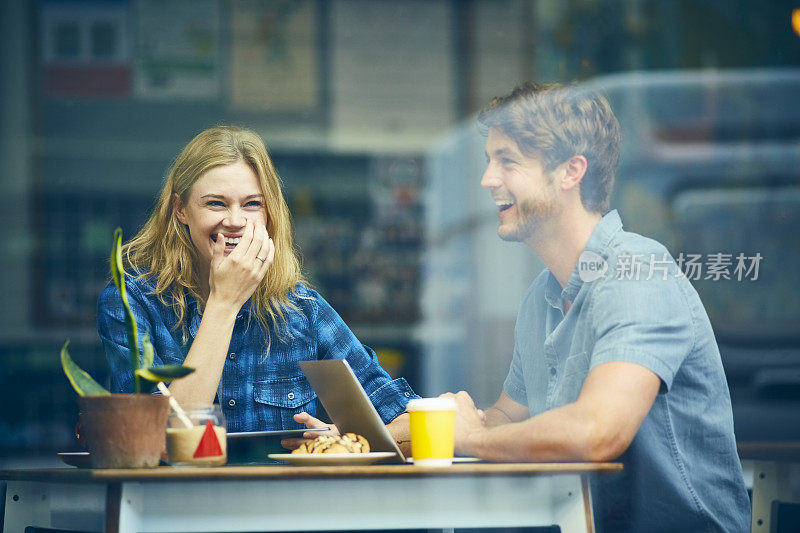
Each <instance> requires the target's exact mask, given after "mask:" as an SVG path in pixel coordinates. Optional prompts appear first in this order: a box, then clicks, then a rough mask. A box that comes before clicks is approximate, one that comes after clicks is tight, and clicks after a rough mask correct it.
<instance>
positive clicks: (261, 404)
mask: <svg viewBox="0 0 800 533" xmlns="http://www.w3.org/2000/svg"><path fill="white" fill-rule="evenodd" d="M154 285H155V284H154V280H152V279H151V280H149V281H148V279H147V278H141V279H134V278H133V277H132V276H129V277H128V279H127V281H126V287H127V291H128V301H129V304H130V306H131V310H132V311H133V314H134V316H135V317H136V323H137V325H138V328H139V343H140V349H141V339H142V338H143V336H144V333H145V331H147V332H149V333H150V338H151V341H152V343H153V348H154V351H155V362H154V364H155V365H162V364H174V365H178V364H181V363H182V362H183V360H184V359H185V358H186V355H187V354H188V352H189V348H190V347H191V344H192V340H193V339H194V336H195V334H196V333H197V328H198V327H199V326H200V315H199V313H198V309H197V301H196V300H195V299H194V298H192V297H191V296H188V295H187V296H188V297H187V316H188V327H183V326H182V325H180V324H177V317H176V316H175V313H174V312H173V310H172V308H171V307H170V306H166V305H164V304H163V303H161V302H160V301H159V300H158V297H157V296H155V295H154V294H152V293H153V291H154V289H153V288H154ZM296 289H297V294H298V295H299V297H296V296H294V295H291V294H290V299H291V300H292V301H293V302H294V303H295V305H297V307H298V309H299V311H295V310H292V309H288V310H285V314H286V317H287V325H288V331H289V335H288V336H287V335H286V334H285V333H284V335H283V338H281V337H280V336H279V335H277V334H276V333H275V331H274V329H273V328H272V327H270V335H271V347H270V350H269V352H267V349H266V331H265V330H264V328H263V327H262V326H261V324H260V322H259V321H258V320H257V319H256V318H255V317H252V319H251V317H250V312H249V303H246V304H245V305H244V306H243V307H242V310H240V312H239V314H238V316H237V317H236V323H235V325H234V329H233V335H232V336H231V343H230V346H229V348H228V356H227V358H226V359H225V366H224V368H223V371H222V378H221V380H220V383H219V388H218V389H217V400H218V401H219V403H220V405H221V406H222V410H223V412H224V413H225V418H226V419H227V425H228V431H230V432H234V431H265V430H277V429H295V428H300V427H303V426H302V425H300V424H298V423H297V422H295V421H294V420H293V419H292V416H293V415H295V414H296V413H299V412H301V411H305V412H307V413H309V414H311V415H312V416H317V414H318V412H319V410H320V408H319V407H318V401H317V396H316V394H315V393H314V390H313V389H312V388H311V385H310V384H309V383H308V381H307V380H306V378H305V376H304V375H303V371H302V370H301V369H300V366H299V365H298V364H297V363H298V361H306V360H314V359H347V361H348V363H350V366H351V367H352V369H353V372H354V373H355V375H356V376H357V377H358V379H359V381H360V382H361V385H362V386H363V387H364V390H365V391H366V392H367V394H368V395H369V398H370V400H372V403H373V405H375V408H376V409H377V411H378V413H379V414H380V416H381V418H382V419H383V421H384V423H388V422H390V421H391V420H393V419H394V418H395V417H397V416H398V415H400V414H402V413H403V412H404V411H405V408H406V404H407V403H408V401H409V399H411V398H417V397H418V396H417V395H416V394H415V393H414V391H413V390H411V387H409V385H408V383H406V380H405V379H402V378H400V379H395V380H392V379H391V378H390V377H389V375H388V374H387V373H386V371H385V370H384V369H383V368H382V367H381V366H380V364H379V363H378V359H377V357H376V356H375V352H374V351H372V349H371V348H369V347H367V346H364V345H363V344H361V343H360V342H359V341H358V339H357V338H356V336H355V335H354V334H353V332H352V331H350V329H349V328H348V327H347V325H346V324H345V323H344V321H343V320H342V319H341V317H340V316H339V315H338V314H337V313H336V311H334V310H333V308H332V307H331V306H330V305H329V304H328V302H326V301H325V300H324V299H323V298H322V296H320V295H319V294H318V293H317V292H315V291H314V290H312V289H310V288H308V287H306V286H305V285H303V284H298V285H297V287H296ZM176 325H177V327H175V326H176ZM97 329H98V332H99V333H100V338H101V340H102V341H103V347H104V348H105V354H106V358H107V359H108V363H109V365H110V366H111V390H112V392H131V391H132V390H133V377H132V375H131V370H130V364H129V362H128V361H129V359H128V354H129V350H128V342H127V336H126V330H125V319H124V309H123V305H122V298H121V297H120V294H119V291H117V289H116V287H114V285H113V284H112V283H109V284H108V286H106V288H105V290H103V292H102V294H101V295H100V298H99V300H98V312H97Z"/></svg>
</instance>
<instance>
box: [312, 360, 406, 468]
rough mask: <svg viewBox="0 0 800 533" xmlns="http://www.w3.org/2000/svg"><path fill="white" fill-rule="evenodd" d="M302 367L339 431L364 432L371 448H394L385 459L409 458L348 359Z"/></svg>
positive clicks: (383, 450)
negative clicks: (402, 450) (391, 455)
mask: <svg viewBox="0 0 800 533" xmlns="http://www.w3.org/2000/svg"><path fill="white" fill-rule="evenodd" d="M300 368H301V369H303V373H305V375H306V378H308V382H309V383H311V387H312V388H313V389H314V392H316V393H317V397H318V398H319V400H320V401H321V402H322V406H323V407H324V408H325V411H327V413H328V415H329V416H330V417H331V420H332V421H333V423H334V424H336V427H337V428H339V432H340V433H357V434H359V435H363V436H364V438H366V439H367V441H368V442H369V449H370V451H373V452H394V453H395V454H396V455H395V456H394V457H392V458H390V459H386V462H392V463H405V462H406V458H405V457H404V456H403V452H401V451H400V448H399V447H398V446H397V443H396V442H395V441H394V439H393V438H392V435H391V434H390V433H389V430H388V429H386V426H385V425H384V424H383V420H381V417H380V415H379V414H378V411H376V410H375V406H373V405H372V402H371V401H369V397H368V396H367V393H366V392H364V388H363V387H362V386H361V383H360V382H359V381H358V378H357V377H356V375H355V374H354V373H353V370H352V369H351V368H350V365H349V364H348V362H347V361H345V360H344V359H326V360H323V361H300Z"/></svg>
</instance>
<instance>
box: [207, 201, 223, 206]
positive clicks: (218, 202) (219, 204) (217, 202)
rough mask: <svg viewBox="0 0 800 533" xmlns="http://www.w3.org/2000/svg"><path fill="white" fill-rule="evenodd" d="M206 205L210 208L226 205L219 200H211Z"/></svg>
mask: <svg viewBox="0 0 800 533" xmlns="http://www.w3.org/2000/svg"><path fill="white" fill-rule="evenodd" d="M206 205H207V206H210V207H223V206H224V205H225V204H223V203H222V202H220V201H219V200H209V201H208V202H206Z"/></svg>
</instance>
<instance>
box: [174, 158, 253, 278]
mask: <svg viewBox="0 0 800 533" xmlns="http://www.w3.org/2000/svg"><path fill="white" fill-rule="evenodd" d="M178 204H179V207H178V209H177V210H176V215H177V217H178V220H180V221H181V223H183V224H185V225H187V226H188V227H189V233H190V235H191V237H192V242H193V243H194V246H195V248H197V252H198V255H200V257H201V258H202V259H203V260H204V265H200V266H201V268H204V269H205V268H207V267H208V265H210V264H211V258H212V256H213V251H212V250H213V246H214V242H216V240H217V234H219V233H221V234H222V235H223V236H224V237H225V255H227V254H229V253H231V252H232V251H233V249H234V248H235V247H236V244H237V243H238V242H239V239H240V238H241V237H242V234H243V233H244V228H245V226H246V225H247V221H251V222H253V223H254V224H256V225H258V224H261V225H263V226H266V221H267V212H266V208H265V202H264V195H263V194H262V192H261V187H260V186H259V183H258V177H257V176H256V173H255V172H254V171H253V169H252V168H251V167H250V165H248V164H247V163H246V162H245V161H237V162H236V163H231V164H230V165H223V166H219V167H214V168H212V169H210V170H208V171H206V172H205V173H203V175H201V176H200V178H199V179H198V180H197V181H196V182H195V183H194V185H192V188H191V189H189V199H188V201H187V202H186V204H185V205H182V204H181V202H180V200H179V201H178Z"/></svg>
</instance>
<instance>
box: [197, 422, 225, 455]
mask: <svg viewBox="0 0 800 533" xmlns="http://www.w3.org/2000/svg"><path fill="white" fill-rule="evenodd" d="M219 455H222V448H221V447H220V445H219V440H217V433H216V432H215V431H214V424H212V423H211V420H207V421H206V430H205V431H204V432H203V436H202V437H201V438H200V444H198V445H197V449H196V450H195V451H194V457H195V459H196V458H198V457H216V456H219Z"/></svg>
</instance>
